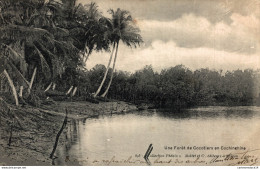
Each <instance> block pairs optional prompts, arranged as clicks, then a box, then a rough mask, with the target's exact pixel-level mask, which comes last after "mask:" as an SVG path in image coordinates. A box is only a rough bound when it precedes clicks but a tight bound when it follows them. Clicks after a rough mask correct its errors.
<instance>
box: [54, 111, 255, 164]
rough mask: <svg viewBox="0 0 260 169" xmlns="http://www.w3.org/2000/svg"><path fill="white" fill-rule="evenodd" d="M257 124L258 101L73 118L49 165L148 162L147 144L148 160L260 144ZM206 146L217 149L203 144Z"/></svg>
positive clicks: (213, 152)
mask: <svg viewBox="0 0 260 169" xmlns="http://www.w3.org/2000/svg"><path fill="white" fill-rule="evenodd" d="M259 124H260V107H254V106H248V107H200V108H194V109H188V110H185V111H183V112H181V113H174V112H168V113H166V112H158V111H156V110H149V111H148V110H145V111H135V112H131V113H127V114H121V115H112V116H99V117H98V118H91V119H83V120H74V121H72V122H71V123H69V124H68V130H67V131H66V133H65V134H66V138H67V142H66V145H64V146H61V147H59V148H58V149H57V152H56V156H58V158H57V159H56V160H55V161H54V165H147V164H148V163H144V161H145V160H144V158H143V156H144V155H145V153H146V151H147V148H148V146H149V145H150V144H152V147H153V150H152V152H151V154H150V157H149V159H150V161H151V162H152V165H162V164H160V163H157V164H156V163H154V161H155V160H156V159H158V157H159V156H160V155H161V156H162V158H161V159H163V158H165V159H166V160H167V159H169V158H166V156H171V157H173V158H175V160H177V159H176V158H179V159H183V158H184V157H185V156H186V155H195V156H196V155H198V154H200V155H201V154H203V155H205V156H208V155H210V154H214V155H216V154H225V153H226V154H228V153H230V152H236V151H237V150H233V149H230V148H229V147H238V148H240V149H239V151H243V149H242V148H243V147H245V148H246V150H254V149H257V148H260V144H259V134H257V133H259ZM188 147H191V148H192V150H188V149H187V148H188ZM207 147H208V148H210V147H213V149H214V148H216V147H219V149H217V150H203V149H204V148H207ZM225 148H226V149H225ZM223 149H224V150H223ZM167 154H168V155H167ZM207 164H208V163H207V162H205V163H204V164H202V165H207ZM163 165H167V163H166V162H165V163H164V164H163ZM168 165H174V164H168ZM179 165H182V164H179ZM190 165H192V164H190ZM194 165H199V164H194ZM212 165H223V163H212Z"/></svg>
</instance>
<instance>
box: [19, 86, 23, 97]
mask: <svg viewBox="0 0 260 169" xmlns="http://www.w3.org/2000/svg"><path fill="white" fill-rule="evenodd" d="M19 97H21V98H22V97H23V86H20V92H19Z"/></svg>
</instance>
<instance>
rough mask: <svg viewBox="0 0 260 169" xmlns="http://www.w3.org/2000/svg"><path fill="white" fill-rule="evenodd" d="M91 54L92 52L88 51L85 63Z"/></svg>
mask: <svg viewBox="0 0 260 169" xmlns="http://www.w3.org/2000/svg"><path fill="white" fill-rule="evenodd" d="M89 55H90V52H88V55H87V56H86V58H85V61H84V63H86V62H87V60H88V58H89Z"/></svg>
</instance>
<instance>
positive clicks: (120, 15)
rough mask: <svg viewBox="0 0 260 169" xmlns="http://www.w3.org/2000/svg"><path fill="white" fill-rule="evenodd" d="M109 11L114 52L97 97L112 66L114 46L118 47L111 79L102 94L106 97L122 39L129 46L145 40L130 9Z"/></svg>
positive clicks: (134, 45) (109, 31)
mask: <svg viewBox="0 0 260 169" xmlns="http://www.w3.org/2000/svg"><path fill="white" fill-rule="evenodd" d="M109 12H110V14H112V19H107V20H106V22H107V26H108V37H109V39H110V40H111V42H112V43H113V50H112V53H111V56H110V59H109V63H108V66H107V69H106V72H105V75H104V78H103V80H102V82H101V84H100V86H99V88H98V90H97V92H96V93H95V95H94V97H96V96H97V95H98V94H99V92H100V90H101V88H102V86H103V84H104V82H105V79H106V76H107V73H108V69H109V66H110V63H111V60H112V55H113V51H114V48H116V52H115V57H114V62H113V68H112V73H111V77H110V81H109V83H108V86H107V88H106V90H105V92H104V93H103V94H102V95H101V97H105V96H106V94H107V92H108V90H109V88H110V85H111V83H112V80H113V74H114V71H115V65H116V59H117V53H118V46H119V42H120V40H121V41H122V42H123V43H124V44H126V45H127V46H129V47H137V45H140V43H142V42H143V40H142V37H141V35H140V34H139V32H140V30H139V28H137V27H136V26H135V24H134V21H133V19H132V17H131V15H130V13H129V12H128V11H125V10H121V9H119V8H118V9H117V10H116V11H114V10H112V9H110V10H109Z"/></svg>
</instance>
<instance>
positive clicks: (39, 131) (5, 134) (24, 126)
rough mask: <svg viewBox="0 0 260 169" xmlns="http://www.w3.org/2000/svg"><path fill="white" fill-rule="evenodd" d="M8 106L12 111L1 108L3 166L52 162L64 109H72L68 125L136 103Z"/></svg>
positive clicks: (62, 140)
mask: <svg viewBox="0 0 260 169" xmlns="http://www.w3.org/2000/svg"><path fill="white" fill-rule="evenodd" d="M8 108H9V109H10V111H7V109H2V111H1V110H0V154H1V155H0V165H19V166H21V165H22V166H24V165H29V166H30V165H52V159H50V158H49V156H50V153H51V151H52V149H53V145H54V142H55V138H56V134H57V133H58V131H59V129H60V127H61V126H62V123H63V119H64V116H65V109H67V110H68V112H69V115H68V117H69V119H68V124H69V123H70V122H71V121H72V120H73V119H80V118H91V117H97V116H100V115H110V114H111V113H112V114H116V113H127V112H128V111H131V110H136V106H135V105H130V104H127V103H125V102H102V103H99V104H93V103H89V102H56V103H55V104H52V105H43V106H41V107H40V108H35V107H31V106H25V107H15V106H12V105H9V106H8ZM66 130H67V127H66V128H65V130H64V131H63V133H62V135H61V136H60V140H59V144H58V146H62V145H63V144H65V133H66ZM10 135H12V137H11V141H10ZM9 143H10V146H9V145H8V144H9Z"/></svg>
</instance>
